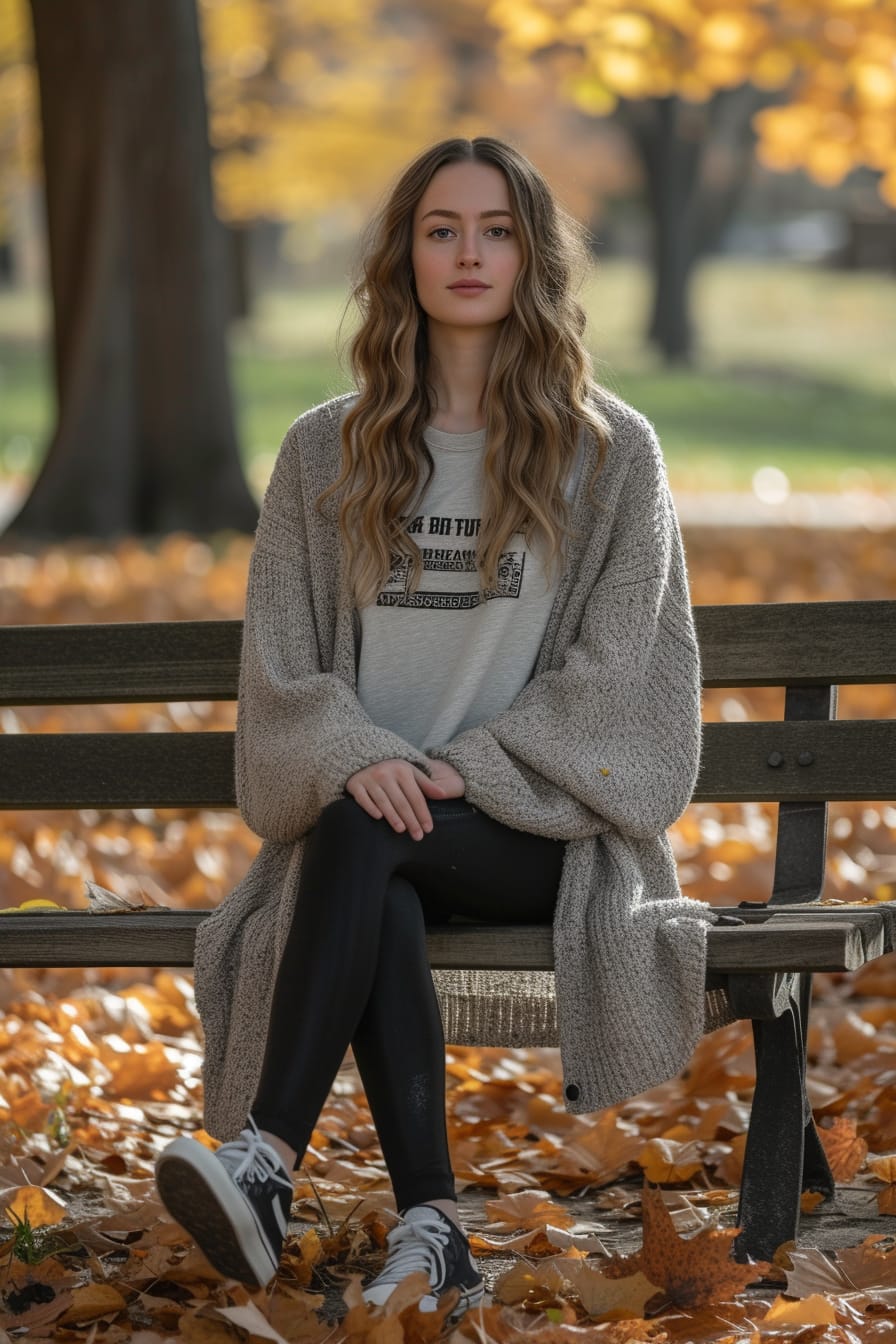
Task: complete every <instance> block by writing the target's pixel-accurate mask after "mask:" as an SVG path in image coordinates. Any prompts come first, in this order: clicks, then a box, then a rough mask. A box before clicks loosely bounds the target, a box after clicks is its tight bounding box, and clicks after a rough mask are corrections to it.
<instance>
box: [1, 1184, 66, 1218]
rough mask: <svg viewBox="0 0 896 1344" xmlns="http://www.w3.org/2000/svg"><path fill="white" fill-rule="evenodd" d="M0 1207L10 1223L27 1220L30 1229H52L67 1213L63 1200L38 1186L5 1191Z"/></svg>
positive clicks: (26, 1186) (24, 1186)
mask: <svg viewBox="0 0 896 1344" xmlns="http://www.w3.org/2000/svg"><path fill="white" fill-rule="evenodd" d="M0 1205H2V1207H3V1211H4V1213H5V1214H6V1217H7V1218H8V1219H9V1221H10V1222H11V1223H13V1224H16V1223H20V1222H24V1221H25V1219H26V1218H27V1219H28V1222H29V1223H30V1224H31V1226H32V1227H52V1226H54V1225H55V1224H56V1223H61V1222H62V1220H63V1219H64V1218H65V1216H66V1214H67V1212H68V1208H67V1206H66V1204H65V1201H64V1200H61V1199H60V1198H59V1196H58V1195H54V1194H53V1192H52V1190H44V1189H43V1187H42V1186H39V1185H22V1186H19V1188H18V1189H17V1190H12V1191H6V1192H5V1193H4V1194H3V1195H2V1196H0Z"/></svg>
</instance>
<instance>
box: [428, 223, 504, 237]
mask: <svg viewBox="0 0 896 1344" xmlns="http://www.w3.org/2000/svg"><path fill="white" fill-rule="evenodd" d="M496 231H497V232H498V233H499V234H501V235H502V236H503V237H505V238H509V237H510V229H508V228H507V226H506V225H504V224H493V225H492V226H491V228H490V229H487V230H486V232H487V233H495V232H496ZM451 232H453V230H451V229H449V227H448V225H447V224H443V225H441V226H440V227H439V228H437V229H433V230H432V232H431V233H430V235H429V236H430V238H436V237H438V235H439V234H442V233H451Z"/></svg>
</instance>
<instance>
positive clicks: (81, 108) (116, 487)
mask: <svg viewBox="0 0 896 1344" xmlns="http://www.w3.org/2000/svg"><path fill="white" fill-rule="evenodd" d="M61 8H62V10H63V11H64V12H62V13H60V6H59V4H58V3H57V0H31V11H32V19H33V25H34V46H35V55H36V61H37V68H38V75H39V80H40V103H41V121H42V130H43V158H44V173H45V183H46V201H47V233H48V251H49V260H50V278H51V284H52V292H53V313H54V367H55V382H56V394H57V401H58V416H57V425H56V429H55V432H54V435H53V439H52V442H51V444H50V448H49V452H48V454H47V458H46V461H45V463H44V466H43V469H42V471H41V473H40V475H39V477H38V479H37V481H36V483H35V485H34V488H33V490H32V492H31V495H30V496H29V498H28V499H27V500H26V502H25V504H24V506H23V508H22V511H21V512H20V514H19V515H18V517H17V518H16V519H15V520H14V522H13V524H12V525H11V527H10V529H9V531H10V534H13V535H16V536H29V537H72V536H78V535H81V536H92V537H110V536H114V535H120V534H122V533H141V534H156V535H157V534H161V533H164V532H169V531H172V530H180V529H184V530H189V531H193V532H201V533H202V532H210V531H216V530H218V529H223V528H234V529H238V530H242V531H250V530H252V528H253V527H254V525H255V521H256V517H257V510H256V506H255V503H254V501H253V499H252V496H251V495H250V493H249V489H248V487H247V485H246V481H245V478H244V476H243V472H242V467H241V465H240V460H239V454H238V450H237V442H236V433H235V428H234V418H233V399H232V392H231V384H230V374H229V368H228V356H227V344H226V318H227V303H228V289H229V285H228V281H229V275H228V265H227V255H226V249H225V239H224V234H223V229H222V227H221V225H220V223H219V222H218V221H217V219H216V218H215V215H214V211H213V206H212V194H211V178H210V167H209V158H210V155H209V147H208V135H207V119H206V105H205V93H204V87H203V78H202V65H201V58H200V46H199V31H198V23H197V17H196V12H195V8H194V5H193V3H192V0H127V3H125V4H111V5H110V4H109V3H108V0H66V4H65V5H64V6H63V7H61Z"/></svg>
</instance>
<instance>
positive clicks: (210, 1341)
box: [177, 1307, 243, 1344]
mask: <svg viewBox="0 0 896 1344" xmlns="http://www.w3.org/2000/svg"><path fill="white" fill-rule="evenodd" d="M199 1310H200V1311H201V1312H203V1313H206V1312H207V1311H208V1308H207V1307H201V1308H200V1309H199ZM177 1330H178V1334H179V1335H180V1337H181V1339H183V1340H186V1344H238V1341H240V1340H242V1338H243V1336H242V1334H241V1332H240V1331H239V1330H238V1329H237V1328H236V1326H235V1325H231V1324H230V1322H229V1321H221V1320H218V1319H217V1318H216V1317H214V1316H209V1315H206V1314H203V1315H199V1314H197V1313H196V1312H192V1311H185V1312H184V1313H183V1315H182V1316H181V1318H180V1320H179V1321H178V1323H177Z"/></svg>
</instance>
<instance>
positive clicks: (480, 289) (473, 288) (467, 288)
mask: <svg viewBox="0 0 896 1344" xmlns="http://www.w3.org/2000/svg"><path fill="white" fill-rule="evenodd" d="M448 288H449V289H450V290H451V291H452V293H454V294H483V293H484V292H485V290H487V289H490V288H491V286H490V285H477V284H467V285H449V286H448Z"/></svg>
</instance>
